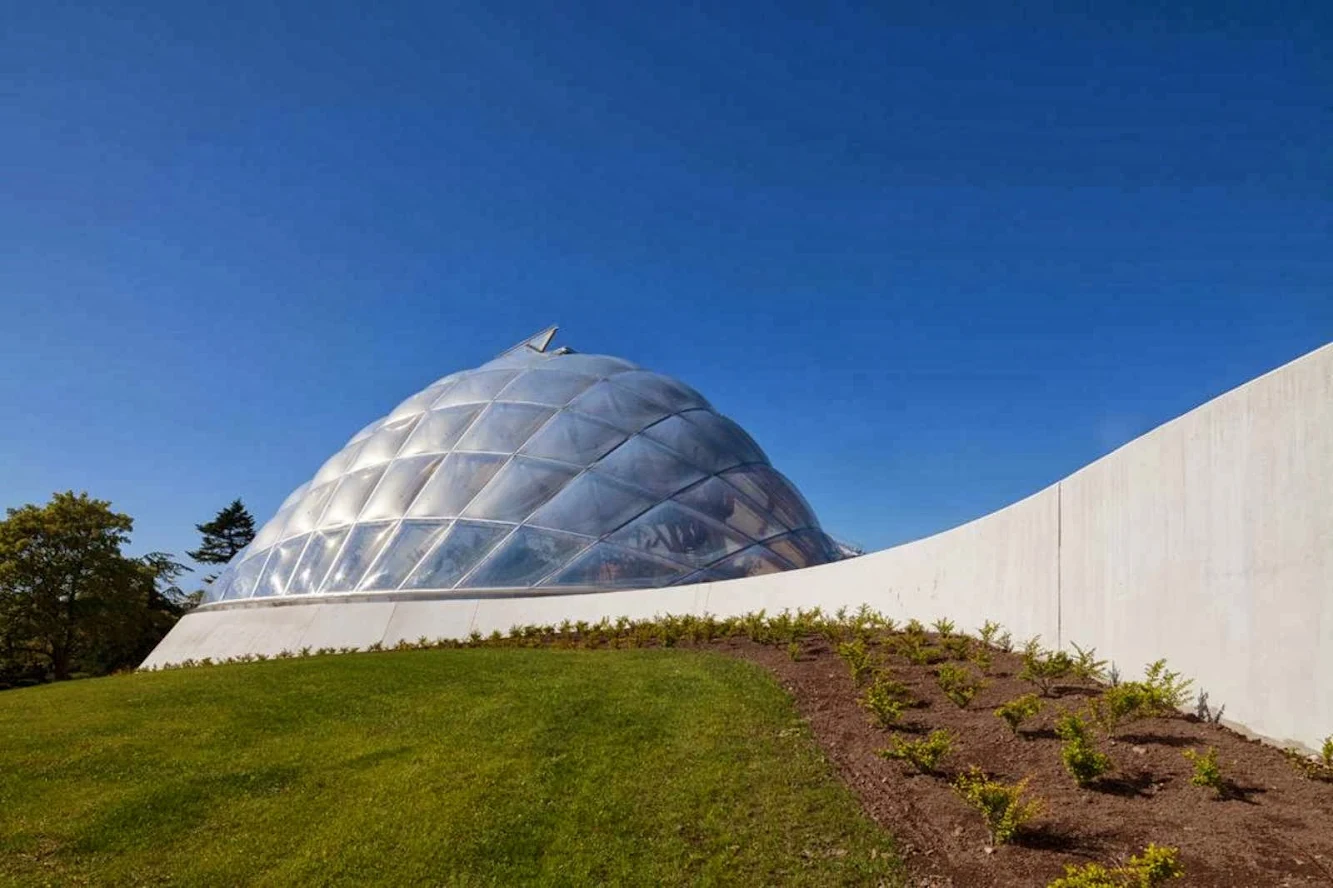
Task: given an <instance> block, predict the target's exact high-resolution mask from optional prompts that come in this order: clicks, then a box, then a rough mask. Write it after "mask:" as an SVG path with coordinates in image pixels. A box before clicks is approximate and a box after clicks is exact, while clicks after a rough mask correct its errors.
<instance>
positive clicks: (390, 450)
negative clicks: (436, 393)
mask: <svg viewBox="0 0 1333 888" xmlns="http://www.w3.org/2000/svg"><path fill="white" fill-rule="evenodd" d="M418 419H420V417H419V416H409V417H408V418H407V419H404V420H400V421H399V422H395V423H388V424H386V425H384V426H383V427H381V428H380V429H379V430H378V431H376V432H375V434H373V435H371V436H370V437H369V438H367V439H366V442H365V443H364V444H362V445H361V450H360V452H359V453H357V455H356V459H354V460H352V463H351V465H350V466H349V469H350V470H351V471H356V470H357V469H364V468H365V467H366V466H373V465H377V464H378V463H382V462H388V461H389V460H391V459H393V458H394V456H396V455H397V454H398V448H400V447H402V446H403V439H404V438H406V437H407V435H408V432H410V431H412V428H413V426H415V425H416V424H417V420H418Z"/></svg>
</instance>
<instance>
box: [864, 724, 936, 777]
mask: <svg viewBox="0 0 1333 888" xmlns="http://www.w3.org/2000/svg"><path fill="white" fill-rule="evenodd" d="M889 743H890V745H889V747H888V748H886V749H881V750H879V753H878V754H879V756H880V757H882V758H886V759H895V760H897V761H903V762H907V763H908V764H910V765H911V766H912V767H914V768H916V769H917V770H918V771H920V772H921V773H922V774H933V773H935V771H936V770H937V769H938V768H939V765H940V762H941V761H943V760H944V757H945V756H946V755H948V754H949V753H950V752H951V751H952V750H953V735H952V734H950V733H949V732H948V731H945V730H938V731H931V732H930V736H928V737H926V739H924V740H904V739H903V738H902V736H901V735H899V734H895V735H894V736H893V737H892V739H891V740H890V741H889Z"/></svg>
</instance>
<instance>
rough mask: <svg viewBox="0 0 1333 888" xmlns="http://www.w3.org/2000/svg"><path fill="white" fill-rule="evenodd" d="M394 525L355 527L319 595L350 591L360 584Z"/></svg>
mask: <svg viewBox="0 0 1333 888" xmlns="http://www.w3.org/2000/svg"><path fill="white" fill-rule="evenodd" d="M393 528H394V524H393V522H376V523H374V524H358V525H357V526H356V527H354V528H353V529H352V533H351V535H350V536H348V537H347V544H346V545H345V546H343V548H342V553H341V554H340V555H339V556H338V560H337V561H336V562H334V565H333V568H332V569H331V570H330V571H329V572H328V575H327V576H325V578H324V583H323V585H322V586H321V587H320V591H321V592H350V591H351V590H353V589H355V588H356V586H357V583H358V582H360V580H361V576H362V575H363V574H364V573H365V572H366V568H367V567H369V566H370V563H371V562H372V561H374V560H375V556H376V555H378V554H379V551H380V548H381V547H382V546H383V545H384V543H385V542H386V541H387V540H388V539H389V535H390V534H391V533H393Z"/></svg>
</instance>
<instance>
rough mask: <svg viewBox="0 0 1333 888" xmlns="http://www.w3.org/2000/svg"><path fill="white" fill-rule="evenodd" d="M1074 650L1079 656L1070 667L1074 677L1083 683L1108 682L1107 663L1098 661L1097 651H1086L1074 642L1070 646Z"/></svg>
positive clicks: (1094, 649)
mask: <svg viewBox="0 0 1333 888" xmlns="http://www.w3.org/2000/svg"><path fill="white" fill-rule="evenodd" d="M1069 646H1070V647H1072V648H1073V649H1074V652H1075V653H1076V654H1077V656H1076V657H1075V658H1074V662H1073V664H1072V665H1071V666H1070V670H1069V671H1070V672H1072V673H1073V674H1074V677H1075V678H1077V679H1080V680H1082V681H1095V682H1104V681H1106V661H1105V660H1098V659H1097V649H1096V648H1088V649H1087V650H1086V651H1085V650H1083V648H1081V647H1079V646H1078V645H1076V644H1073V643H1072V642H1071V643H1070V645H1069Z"/></svg>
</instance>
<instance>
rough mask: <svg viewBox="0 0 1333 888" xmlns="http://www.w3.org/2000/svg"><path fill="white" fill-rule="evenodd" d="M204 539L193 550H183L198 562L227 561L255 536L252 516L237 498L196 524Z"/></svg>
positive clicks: (223, 562)
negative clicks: (206, 519) (204, 520)
mask: <svg viewBox="0 0 1333 888" xmlns="http://www.w3.org/2000/svg"><path fill="white" fill-rule="evenodd" d="M194 527H195V530H197V531H199V532H200V533H201V534H203V537H204V538H203V542H202V543H201V544H200V546H199V548H198V549H195V550H194V551H193V552H186V553H185V554H187V555H189V556H190V557H191V558H193V559H194V560H195V561H198V562H200V563H201V564H226V563H227V562H228V561H231V560H232V558H234V557H236V553H237V552H239V551H241V550H242V549H244V548H245V547H246V546H248V545H250V541H251V540H253V539H254V538H255V519H254V516H253V515H251V514H250V512H249V510H247V509H246V508H245V504H244V503H242V502H241V501H240V500H239V499H235V500H232V501H231V505H229V506H227V507H226V508H224V509H222V510H221V511H219V512H218V513H217V515H215V516H214V517H213V520H212V521H206V522H204V523H203V524H196V525H195V526H194Z"/></svg>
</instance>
